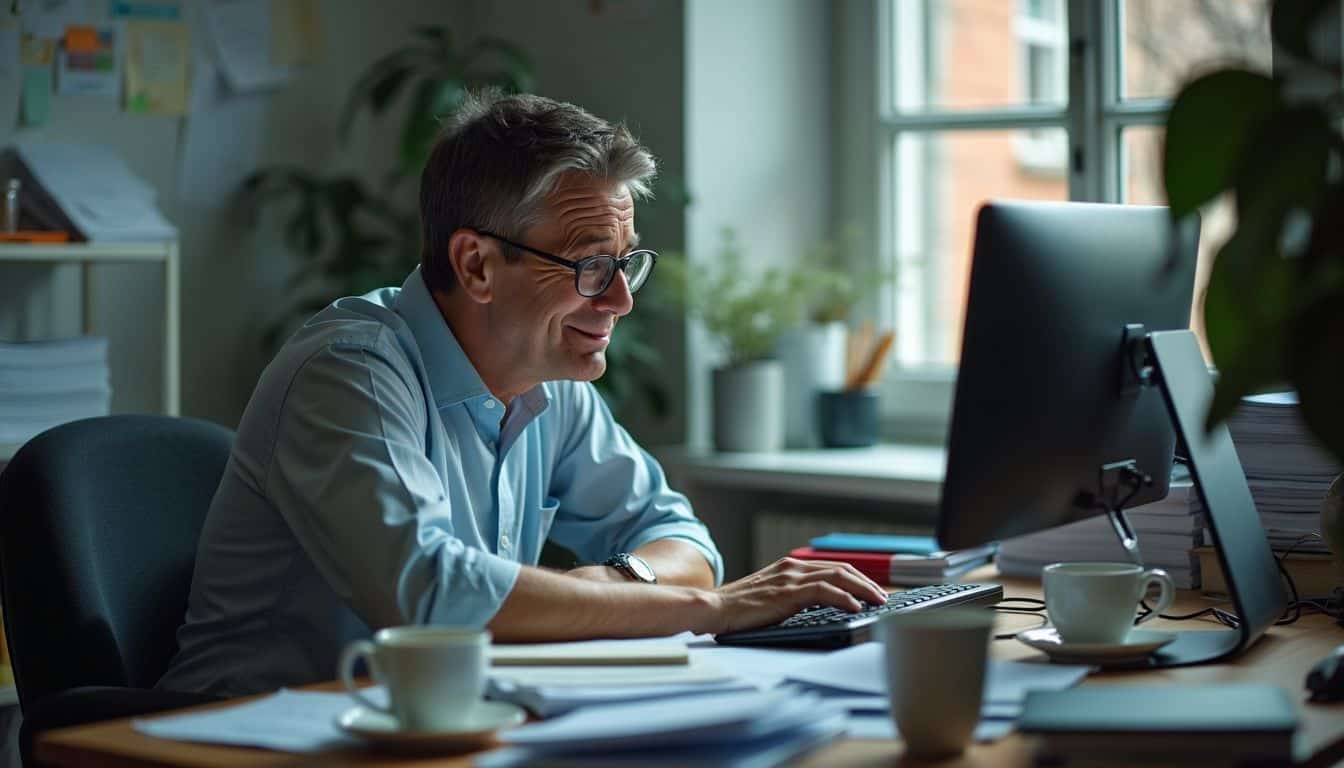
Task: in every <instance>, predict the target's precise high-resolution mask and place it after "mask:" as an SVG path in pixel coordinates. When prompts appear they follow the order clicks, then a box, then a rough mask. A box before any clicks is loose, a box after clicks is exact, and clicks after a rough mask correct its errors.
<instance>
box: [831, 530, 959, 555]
mask: <svg viewBox="0 0 1344 768" xmlns="http://www.w3.org/2000/svg"><path fill="white" fill-rule="evenodd" d="M808 544H810V545H811V546H812V548H813V549H824V550H828V551H831V552H889V553H892V554H899V555H921V556H924V555H931V554H933V553H934V552H938V551H939V549H938V542H937V541H936V540H934V538H933V537H932V536H892V535H884V534H875V533H828V534H826V535H825V536H818V537H817V538H815V539H812V540H811V541H809V542H808Z"/></svg>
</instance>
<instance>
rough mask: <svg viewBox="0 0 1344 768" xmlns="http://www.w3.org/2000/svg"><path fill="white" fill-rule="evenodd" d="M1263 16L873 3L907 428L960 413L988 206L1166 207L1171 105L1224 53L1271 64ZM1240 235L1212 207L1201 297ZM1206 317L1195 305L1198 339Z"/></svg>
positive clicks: (983, 2)
mask: <svg viewBox="0 0 1344 768" xmlns="http://www.w3.org/2000/svg"><path fill="white" fill-rule="evenodd" d="M1265 8H1266V3H1265V2H1264V0H1201V1H1200V2H1195V0H878V3H877V16H878V18H877V21H878V29H879V31H880V34H879V41H878V49H879V50H878V53H877V56H876V57H875V62H876V65H877V67H878V70H879V72H878V80H879V85H880V87H879V88H878V89H877V90H878V92H879V94H880V98H879V104H878V105H877V110H876V114H877V120H878V124H879V130H878V132H877V137H878V141H879V142H880V143H881V146H880V147H879V150H880V153H881V157H883V158H885V159H884V161H883V162H882V164H881V169H882V174H883V176H882V178H881V180H880V184H879V186H880V189H881V190H882V193H881V195H880V197H881V203H880V205H879V206H878V217H879V222H878V227H877V230H878V232H879V233H880V237H881V240H882V243H883V248H882V249H881V251H882V252H883V254H884V258H885V259H887V260H888V261H887V266H888V267H889V268H892V269H893V270H894V272H895V274H896V281H895V283H894V291H893V293H892V295H891V296H889V297H888V300H887V301H885V302H884V309H883V311H884V314H885V316H886V318H885V319H886V320H887V321H888V322H889V323H890V324H891V325H892V326H893V327H894V328H896V330H897V339H898V341H897V348H896V362H897V366H896V370H895V371H894V372H893V375H892V377H891V382H890V386H891V388H892V391H891V392H889V393H888V394H889V396H888V397H886V398H884V402H885V403H886V404H888V405H889V406H890V407H891V408H890V410H891V413H889V414H888V415H889V416H890V417H891V418H893V419H895V420H896V421H897V422H898V428H906V429H908V428H909V427H911V426H912V424H911V422H918V421H920V420H928V419H930V414H934V416H933V419H934V420H935V421H943V420H945V418H946V413H947V411H948V410H949V409H950V406H951V382H952V380H953V378H954V376H955V368H956V365H957V362H958V356H959V354H960V346H961V323H962V315H963V314H964V311H965V304H966V290H967V279H968V277H969V266H970V257H971V243H972V238H973V236H974V217H975V212H976V209H977V208H978V207H979V204H980V203H981V202H983V201H984V200H986V199H988V198H992V197H1006V198H1018V199H1039V200H1052V199H1053V200H1066V199H1073V200H1093V201H1110V202H1130V203H1148V204H1153V203H1161V202H1162V200H1163V191H1162V178H1161V172H1160V159H1161V141H1162V136H1161V132H1162V123H1163V122H1164V120H1165V116H1166V111H1167V109H1168V108H1169V106H1170V99H1171V97H1172V96H1173V95H1174V94H1175V92H1176V91H1177V90H1178V89H1179V87H1180V85H1181V84H1182V83H1183V82H1185V81H1186V80H1187V79H1188V78H1189V77H1190V76H1192V75H1194V74H1197V73H1198V72H1199V71H1200V70H1202V69H1205V68H1208V67H1211V66H1215V65H1219V64H1224V63H1226V62H1227V61H1228V60H1237V61H1242V62H1247V63H1249V64H1250V65H1252V66H1253V67H1256V68H1260V69H1263V70H1265V71H1268V69H1269V65H1270V58H1269V51H1270V43H1269V24H1268V19H1267V17H1266V10H1265ZM1071 52H1072V55H1071ZM1230 226H1231V215H1230V208H1229V207H1228V206H1227V204H1226V203H1224V204H1221V205H1220V206H1214V207H1213V209H1212V210H1210V211H1208V212H1206V215H1205V218H1204V230H1203V232H1202V234H1201V244H1200V263H1201V267H1202V268H1201V269H1200V270H1199V272H1200V275H1201V284H1200V287H1201V288H1202V276H1203V275H1204V274H1206V269H1204V268H1203V267H1205V266H1206V265H1207V262H1208V260H1207V258H1206V256H1208V255H1209V254H1211V253H1212V252H1214V251H1215V250H1216V249H1217V247H1218V246H1219V245H1220V244H1221V242H1222V241H1223V240H1224V239H1226V236H1227V233H1228V232H1229V231H1230ZM1201 314H1202V310H1201V309H1200V308H1199V306H1198V302H1197V307H1196V309H1195V312H1194V316H1193V319H1194V321H1195V328H1196V330H1197V331H1199V330H1200V328H1201V327H1202V324H1201V323H1200V322H1199V316H1200V315H1201ZM913 426H916V427H918V426H919V425H913ZM925 426H926V427H927V426H928V425H925ZM935 426H936V427H939V428H940V427H942V426H945V425H942V424H939V425H935ZM915 431H922V430H920V429H918V428H917V429H916V430H915Z"/></svg>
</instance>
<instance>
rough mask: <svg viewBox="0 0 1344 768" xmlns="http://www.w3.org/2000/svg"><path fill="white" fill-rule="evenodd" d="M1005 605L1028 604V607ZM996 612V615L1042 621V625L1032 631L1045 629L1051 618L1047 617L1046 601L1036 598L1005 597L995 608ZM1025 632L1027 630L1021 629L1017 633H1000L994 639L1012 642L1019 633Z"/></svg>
mask: <svg viewBox="0 0 1344 768" xmlns="http://www.w3.org/2000/svg"><path fill="white" fill-rule="evenodd" d="M1004 603H1026V604H1027V605H1026V606H1015V605H1004ZM1027 606H1030V607H1027ZM994 611H995V612H996V613H1015V614H1018V615H1019V616H1035V617H1037V618H1038V619H1040V620H1041V623H1040V624H1037V625H1036V626H1035V627H1031V629H1037V628H1039V627H1044V626H1047V625H1048V624H1049V623H1050V618H1049V617H1048V616H1046V615H1045V601H1044V600H1041V599H1040V598H1036V597H1005V598H1003V599H1002V600H1000V601H999V602H998V603H997V604H996V605H995V606H994ZM1024 631H1025V630H1021V629H1019V630H1017V631H1016V632H1000V633H999V634H997V635H994V639H995V640H1012V639H1013V638H1014V637H1017V635H1018V633H1019V632H1024Z"/></svg>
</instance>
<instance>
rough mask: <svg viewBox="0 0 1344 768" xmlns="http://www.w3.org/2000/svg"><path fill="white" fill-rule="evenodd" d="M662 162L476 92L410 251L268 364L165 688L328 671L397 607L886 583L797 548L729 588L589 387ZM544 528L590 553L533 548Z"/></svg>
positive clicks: (623, 612)
mask: <svg viewBox="0 0 1344 768" xmlns="http://www.w3.org/2000/svg"><path fill="white" fill-rule="evenodd" d="M653 174H654V161H653V158H652V157H651V156H650V154H649V153H648V151H647V150H645V149H644V148H643V147H641V146H640V145H639V144H638V143H637V142H635V140H634V139H633V138H632V137H631V136H630V134H629V132H628V131H627V130H626V129H625V128H624V127H623V126H616V127H613V126H611V125H609V124H607V123H606V122H604V121H602V120H599V119H598V118H595V117H593V116H592V115H589V114H588V113H586V112H584V111H583V110H581V109H579V108H578V107H575V106H573V105H569V104H562V103H557V102H554V101H551V100H548V99H544V98H540V97H536V96H507V97H504V96H499V95H484V96H480V97H474V98H472V99H471V100H470V101H469V102H468V103H467V104H466V105H465V106H464V107H463V109H462V110H461V111H460V112H459V113H458V114H457V115H456V116H455V117H454V119H453V120H452V121H451V122H450V123H449V124H448V125H447V126H446V128H445V130H444V133H443V135H442V137H441V139H440V140H439V142H438V144H437V145H436V147H435V149H434V151H433V153H432V155H431V157H430V159H429V162H428V163H427V165H426V167H425V170H424V172H423V175H422V177H421V189H420V209H421V219H422V226H423V239H424V246H423V252H422V256H421V266H420V268H419V269H417V270H416V271H414V272H412V273H411V275H410V276H409V277H408V278H407V279H406V282H405V284H404V285H403V286H402V287H401V288H400V289H395V288H386V289H383V290H380V291H375V292H373V293H371V294H368V295H366V296H363V297H359V298H345V299H340V300H338V301H336V302H335V303H333V304H332V305H331V306H329V307H328V308H327V309H325V310H323V311H322V312H319V313H318V314H317V315H316V316H314V317H313V318H312V319H311V320H310V321H309V322H308V323H307V324H305V325H304V327H303V328H302V329H300V330H299V331H298V332H297V333H296V334H295V335H294V337H293V338H291V339H290V340H289V341H288V342H287V343H286V345H285V347H284V348H283V349H282V350H281V351H280V352H279V354H278V355H277V356H276V359H275V360H274V361H273V362H272V363H271V364H270V365H269V366H268V367H267V369H266V371H265V372H264V373H263V374H262V377H261V380H260V382H259V383H258V385H257V389H256V391H255V393H254V394H253V396H252V400H251V402H250V403H249V404H248V407H247V410H246V412H245V413H244V415H243V419H242V422H241V424H240V425H239V429H238V437H237V440H236V442H235V445H234V449H233V454H232V456H231V458H230V461H229V463H228V467H227V468H226V470H225V473H224V478H223V480H222V481H221V483H220V487H219V490H218V492H217V493H216V495H215V498H214V501H213V503H212V504H211V507H210V511H209V514H208V517H207V519H206V523H205V528H204V531H203V533H202V536H201V543H200V550H199V554H198V558H197V563H196V572H195V575H194V578H193V581H192V589H191V598H190V601H189V605H188V608H187V617H186V623H185V625H184V626H183V627H182V628H181V629H180V630H179V632H178V643H179V648H180V650H179V652H178V654H177V656H176V657H175V658H174V660H173V662H172V664H171V665H170V668H169V670H168V672H167V673H166V674H165V675H164V677H163V679H162V680H161V681H160V682H159V686H160V687H163V688H168V689H175V690H194V691H202V692H213V693H219V694H224V695H240V694H247V693H255V692H259V691H266V690H272V689H275V688H277V687H279V686H282V685H297V684H302V683H309V682H314V681H318V680H324V679H329V678H331V677H332V676H333V675H334V674H335V669H336V659H337V655H338V654H339V652H340V649H341V648H342V647H343V646H344V645H345V644H346V643H347V642H348V641H350V640H352V639H354V638H356V637H366V636H368V635H369V634H370V632H371V631H372V630H375V629H377V628H379V627H383V626H390V625H397V624H441V625H463V626H472V627H482V626H484V627H488V628H489V629H490V630H491V631H492V632H493V633H494V636H495V638H496V639H497V640H501V641H524V640H569V639H580V638H594V637H636V636H651V635H666V634H674V633H676V632H680V631H683V630H688V629H689V630H694V631H696V632H722V631H727V630H732V629H740V628H746V627H751V626H757V625H763V624H767V623H771V622H775V621H779V620H781V619H783V618H785V617H787V616H789V615H791V614H792V613H794V612H796V611H797V610H799V609H801V608H803V607H805V606H808V605H812V604H817V603H822V604H827V605H835V606H839V607H843V608H848V609H850V610H855V611H857V610H859V609H860V607H861V606H860V601H864V602H870V603H872V602H880V601H882V600H884V599H885V595H884V593H883V592H882V590H881V589H880V588H879V587H878V586H877V585H876V584H874V583H873V582H871V581H869V580H868V579H866V578H864V577H863V576H861V575H860V574H859V573H858V572H857V571H855V570H854V569H852V568H849V567H847V566H840V565H836V564H827V565H821V564H814V563H802V562H798V561H793V560H784V561H780V562H778V563H775V564H774V565H772V566H770V567H768V568H766V569H764V570H762V571H759V572H757V573H755V574H753V575H751V576H748V577H747V578H745V579H742V580H740V581H737V582H733V583H731V584H727V585H725V586H722V587H718V588H717V589H716V588H715V587H716V585H717V584H719V583H720V581H721V580H722V563H721V560H720V557H719V554H718V551H717V550H716V549H715V547H714V543H713V541H712V540H711V539H710V537H709V534H708V532H707V531H706V530H705V528H704V526H703V525H702V524H701V523H700V522H699V521H698V520H696V518H695V517H694V515H693V514H692V513H691V510H690V507H689V504H688V503H687V501H686V499H685V497H683V496H681V495H680V494H678V493H675V492H673V491H672V490H671V489H669V488H668V486H667V483H666V481H665V480H664V476H663V473H662V470H661V468H660V467H659V466H658V464H657V463H656V462H655V461H654V460H653V459H652V458H651V457H650V456H649V455H648V454H646V453H645V452H644V451H643V450H642V449H640V447H639V446H638V445H636V443H635V442H634V440H632V439H631V438H630V436H629V435H628V434H627V433H626V432H625V431H624V430H623V429H622V428H621V427H620V426H619V425H617V424H616V423H615V421H614V420H613V419H612V416H611V414H610V412H609V411H608V410H607V408H606V406H605V405H604V404H603V402H602V400H601V398H600V397H599V395H598V394H597V392H596V390H594V389H593V387H592V385H591V384H589V383H587V382H589V381H591V380H593V379H596V378H597V377H598V376H600V375H602V373H603V371H604V369H605V367H606V359H605V356H604V355H605V350H606V347H607V343H608V341H609V340H610V338H611V334H612V332H613V329H614V328H615V325H616V321H617V320H618V319H619V318H620V317H621V316H623V315H625V314H626V313H628V312H629V311H630V310H631V307H632V305H633V297H632V294H633V293H634V292H635V291H636V290H638V289H639V287H640V286H641V285H642V284H643V282H644V281H645V280H646V279H647V278H648V276H649V274H650V272H651V270H652V269H653V266H654V263H655V256H654V255H653V254H651V253H650V252H647V251H642V250H639V249H638V248H637V246H638V241H639V237H638V235H637V234H636V233H635V229H634V198H635V197H636V196H641V195H644V194H646V193H647V189H648V186H647V185H648V181H649V179H650V178H652V176H653ZM614 257H619V258H614ZM547 538H550V539H552V540H554V541H556V542H557V543H559V544H561V545H563V546H565V547H567V548H569V549H570V550H572V551H574V552H575V553H576V554H577V555H578V556H579V557H581V558H583V559H584V560H585V561H586V562H589V563H595V564H594V565H587V566H583V567H579V568H575V569H574V570H571V571H568V572H555V571H549V570H545V569H541V568H538V567H536V563H537V560H538V556H539V554H540V551H541V546H542V543H543V542H544V541H545V540H546V539H547Z"/></svg>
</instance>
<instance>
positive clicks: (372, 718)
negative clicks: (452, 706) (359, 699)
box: [336, 701, 527, 752]
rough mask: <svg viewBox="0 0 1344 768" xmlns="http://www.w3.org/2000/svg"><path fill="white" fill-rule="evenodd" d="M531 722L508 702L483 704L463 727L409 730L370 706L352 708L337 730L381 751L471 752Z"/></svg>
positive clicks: (486, 702)
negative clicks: (497, 735) (503, 732)
mask: <svg viewBox="0 0 1344 768" xmlns="http://www.w3.org/2000/svg"><path fill="white" fill-rule="evenodd" d="M526 719H527V713H526V712H524V711H523V710H522V708H521V707H519V706H517V705H515V704H510V703H508V702H506V701H482V702H481V703H479V704H477V705H476V709H475V711H474V712H472V714H471V717H470V718H469V719H468V720H467V721H466V722H464V723H462V724H461V725H459V726H457V727H455V728H450V729H444V730H439V731H405V730H402V729H401V726H400V725H398V724H397V720H396V718H394V717H392V716H391V715H389V714H387V713H386V712H379V711H378V710H375V709H368V708H366V707H351V708H350V709H347V710H346V711H344V712H342V713H341V714H340V715H339V716H338V717H337V718H336V727H337V728H340V729H341V730H342V731H345V732H346V733H348V734H351V735H353V736H358V737H359V738H361V739H364V740H365V741H367V742H369V743H370V744H371V745H373V746H375V747H378V748H380V749H388V750H393V751H398V752H467V751H469V750H473V749H479V748H481V747H483V746H488V745H489V744H490V743H491V742H492V741H493V739H494V735H495V732H496V731H498V730H500V729H501V728H511V727H513V726H515V725H518V724H520V723H522V722H523V721H524V720H526Z"/></svg>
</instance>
